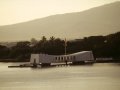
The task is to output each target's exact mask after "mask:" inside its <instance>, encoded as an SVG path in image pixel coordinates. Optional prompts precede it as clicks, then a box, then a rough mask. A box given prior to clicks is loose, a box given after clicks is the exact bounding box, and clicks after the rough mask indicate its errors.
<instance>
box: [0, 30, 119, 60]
mask: <svg viewBox="0 0 120 90" xmlns="http://www.w3.org/2000/svg"><path fill="white" fill-rule="evenodd" d="M64 48H65V41H64V40H62V39H60V38H55V37H54V36H52V37H50V38H49V39H48V40H47V38H46V37H45V36H43V37H42V38H41V40H39V41H38V40H36V39H35V38H32V39H31V41H21V42H17V44H16V45H15V46H13V47H10V48H8V47H6V46H2V45H0V59H3V60H5V59H11V60H15V61H26V60H29V58H30V55H31V53H44V54H50V55H62V54H64V53H65V51H64ZM89 50H91V51H93V54H94V57H95V58H97V57H112V58H114V59H120V32H117V33H114V34H110V35H107V36H90V37H84V38H83V39H75V40H68V41H67V48H66V51H67V54H70V53H75V52H80V51H89Z"/></svg>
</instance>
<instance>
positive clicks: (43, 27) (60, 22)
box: [0, 1, 120, 40]
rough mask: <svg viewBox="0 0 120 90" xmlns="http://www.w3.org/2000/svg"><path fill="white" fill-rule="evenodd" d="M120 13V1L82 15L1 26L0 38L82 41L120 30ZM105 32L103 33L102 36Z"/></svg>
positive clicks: (69, 14) (59, 16)
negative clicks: (89, 37) (76, 39)
mask: <svg viewBox="0 0 120 90" xmlns="http://www.w3.org/2000/svg"><path fill="white" fill-rule="evenodd" d="M119 10H120V2H119V1H118V2H115V3H111V4H107V5H103V6H99V7H95V8H92V9H88V10H85V11H82V12H74V13H66V14H58V15H52V16H48V17H44V18H40V19H35V20H32V21H27V22H23V23H17V24H12V25H5V26H0V36H1V38H6V39H7V38H11V39H15V38H16V39H18V40H20V39H24V38H27V39H30V38H32V37H35V38H40V37H41V36H47V37H50V36H55V37H60V38H61V37H63V38H64V37H67V38H80V37H85V36H92V35H107V34H109V33H113V32H117V31H119V30H120V26H119V24H120V19H119V16H120V11H119ZM9 30H12V31H9ZM101 30H103V31H102V32H100V31H101ZM29 31H30V32H29ZM13 35H16V37H13ZM21 36H22V38H21ZM23 37H24V38H23Z"/></svg>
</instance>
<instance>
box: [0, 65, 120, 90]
mask: <svg viewBox="0 0 120 90" xmlns="http://www.w3.org/2000/svg"><path fill="white" fill-rule="evenodd" d="M8 65H12V63H0V90H56V89H57V90H120V70H119V69H120V66H119V65H120V64H113V63H112V64H111V63H109V64H106V63H104V64H103V63H100V64H93V65H80V66H58V67H50V68H42V69H41V68H8V67H7V66H8Z"/></svg>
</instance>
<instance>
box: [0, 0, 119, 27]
mask: <svg viewBox="0 0 120 90" xmlns="http://www.w3.org/2000/svg"><path fill="white" fill-rule="evenodd" d="M115 1H118V0H0V25H8V24H15V23H19V22H25V21H29V20H33V19H37V18H42V17H46V16H49V15H54V14H63V13H70V12H80V11H83V10H86V9H89V8H92V7H97V6H100V5H103V4H107V3H111V2H115Z"/></svg>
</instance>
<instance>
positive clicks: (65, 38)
mask: <svg viewBox="0 0 120 90" xmlns="http://www.w3.org/2000/svg"><path fill="white" fill-rule="evenodd" d="M66 46H67V41H66V38H65V55H66Z"/></svg>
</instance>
